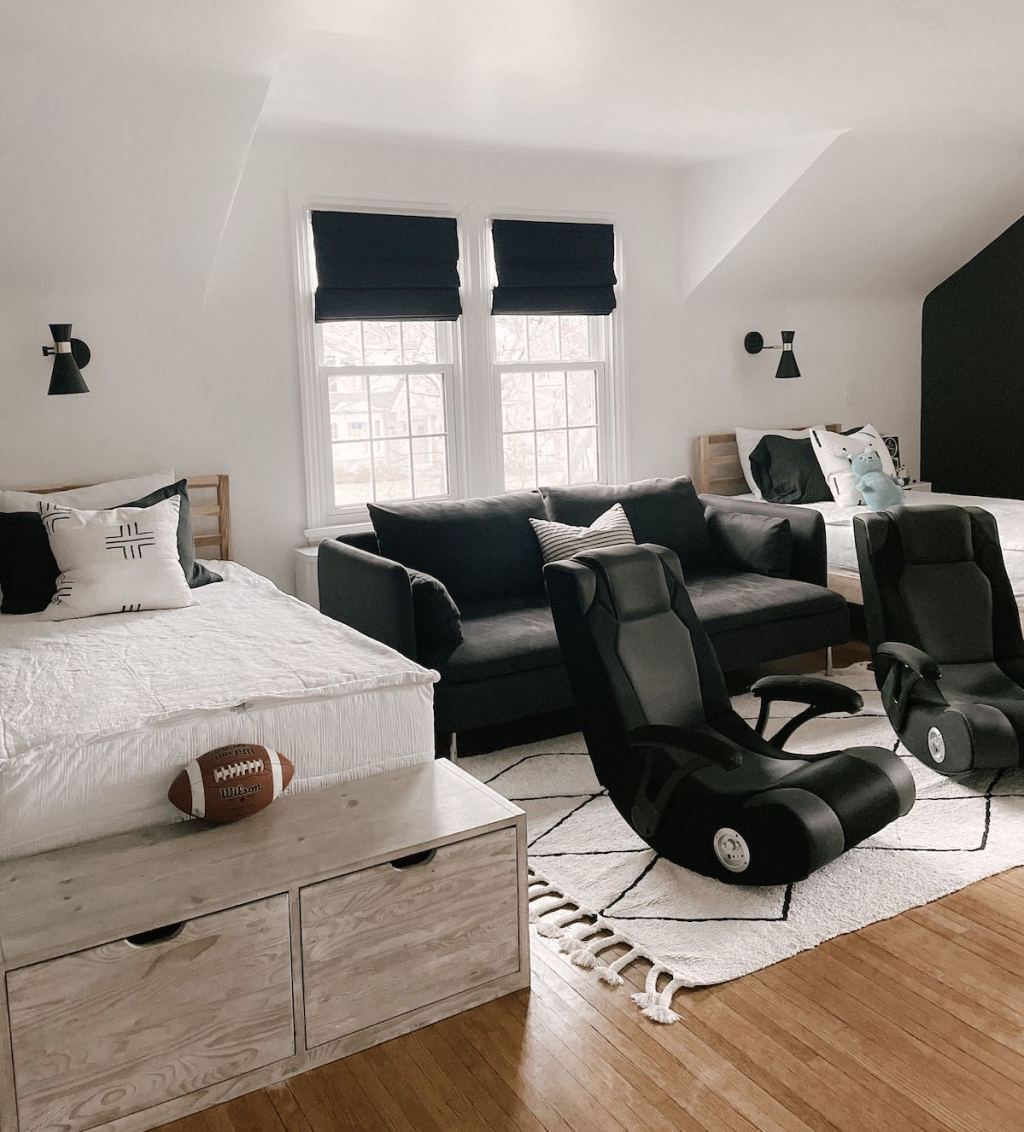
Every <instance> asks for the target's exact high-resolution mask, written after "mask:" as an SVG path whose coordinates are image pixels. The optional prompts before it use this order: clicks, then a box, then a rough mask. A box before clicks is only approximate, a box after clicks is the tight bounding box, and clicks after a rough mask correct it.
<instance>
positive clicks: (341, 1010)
mask: <svg viewBox="0 0 1024 1132" xmlns="http://www.w3.org/2000/svg"><path fill="white" fill-rule="evenodd" d="M518 901H519V898H518V873H517V867H516V832H515V830H514V829H499V830H496V831H495V832H493V833H486V834H483V835H481V836H479V837H471V838H468V839H466V840H465V841H457V842H454V843H453V844H451V845H445V846H442V847H441V848H440V849H438V850H437V852H436V854H435V855H434V856H433V857H431V858H430V859H428V860H426V861H424V862H422V863H419V864H414V865H411V866H409V867H406V868H397V867H395V865H394V864H385V865H377V866H375V867H374V868H370V869H364V870H362V871H360V872H356V873H350V874H349V875H347V876H343V877H338V878H337V879H335V880H328V881H323V882H322V883H320V884H314V885H311V886H309V887H307V888H304V889H303V890H302V893H301V919H302V971H303V987H304V990H303V994H304V999H305V1013H306V1045H307V1046H308V1047H310V1048H312V1047H314V1046H318V1045H322V1044H323V1043H324V1042H329V1041H331V1040H333V1039H335V1038H341V1037H344V1036H346V1035H348V1034H354V1033H355V1032H356V1031H358V1030H362V1029H364V1028H365V1027H367V1026H373V1025H374V1024H376V1023H378V1022H382V1021H384V1020H385V1019H388V1018H395V1017H397V1016H398V1015H401V1014H405V1013H407V1012H408V1011H411V1010H416V1009H418V1008H419V1007H423V1006H428V1005H430V1004H431V1003H436V1002H440V1001H441V1000H443V999H446V998H449V997H450V996H452V995H455V994H458V993H460V992H461V991H465V990H469V989H471V988H473V987H478V986H482V985H483V984H485V983H488V982H491V981H492V980H494V979H497V978H499V977H501V976H502V975H507V974H510V973H511V972H514V971H516V970H518V969H519V902H518Z"/></svg>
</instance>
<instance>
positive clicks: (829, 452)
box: [811, 424, 896, 507]
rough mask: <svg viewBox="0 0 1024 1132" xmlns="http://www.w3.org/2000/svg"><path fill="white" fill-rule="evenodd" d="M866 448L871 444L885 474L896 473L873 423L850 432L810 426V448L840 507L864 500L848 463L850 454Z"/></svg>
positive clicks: (854, 505) (853, 505)
mask: <svg viewBox="0 0 1024 1132" xmlns="http://www.w3.org/2000/svg"><path fill="white" fill-rule="evenodd" d="M866 448H873V449H874V450H875V451H876V452H877V453H878V455H879V457H880V458H881V460H882V471H883V472H884V473H885V474H886V475H887V476H895V475H896V468H895V467H894V465H893V462H892V456H891V455H890V454H889V449H888V448H887V447H886V446H885V441H884V440H883V439H882V436H881V433H880V432H879V431H878V429H877V428H875V426H874V425H872V424H866V425H864V426H863V427H862V428H860V429H858V430H857V432H852V433H840V432H829V430H828V429H825V428H812V429H811V449H812V450H813V452H814V455H815V456H817V458H818V463H819V464H820V465H821V474H822V475H823V476H824V477H825V483H826V484H828V489H829V491H831V492H832V498H833V499H834V500H835V501H836V503H840V504H842V505H843V506H844V507H856V506H858V505H859V504H861V503H863V502H864V500H863V498H862V497H861V494H860V492H859V491H858V490H857V477H856V476H855V475H854V474H853V470H852V469H851V467H850V457H851V456H856V455H858V454H859V453H861V452H863V451H864V450H865V449H866Z"/></svg>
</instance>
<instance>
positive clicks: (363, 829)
mask: <svg viewBox="0 0 1024 1132" xmlns="http://www.w3.org/2000/svg"><path fill="white" fill-rule="evenodd" d="M518 813H519V810H518V809H517V808H516V807H515V806H513V805H511V804H510V803H509V802H506V801H505V800H504V799H503V798H500V797H499V796H498V795H497V794H494V793H493V792H492V791H490V790H487V788H486V787H482V786H481V785H480V783H478V782H477V781H476V780H475V779H474V778H471V777H470V776H469V775H468V774H465V773H464V772H462V771H460V770H459V769H458V768H457V767H455V766H452V764H451V763H449V762H447V761H446V760H439V761H436V762H429V763H422V764H420V765H417V766H413V767H407V768H406V769H404V770H398V771H392V772H390V773H388V774H378V775H373V776H371V777H369V778H362V779H357V780H355V781H353V782H349V783H344V784H342V785H340V786H337V787H332V788H331V789H329V790H319V791H310V792H308V793H304V794H296V795H295V796H294V797H285V798H283V799H281V801H279V802H276V803H275V804H274V805H273V806H270V807H268V808H267V809H266V810H264V811H262V812H261V813H258V814H255V815H253V816H252V817H250V818H246V820H245V821H244V822H239V823H237V824H235V825H230V826H201V825H200V824H198V823H195V822H180V823H178V824H176V825H169V826H160V827H155V828H153V829H148V830H141V831H137V832H135V833H127V834H124V835H121V836H118V837H110V838H104V839H103V840H101V841H94V842H87V843H85V844H83V845H75V846H71V847H70V848H67V849H57V850H54V851H53V852H51V853H40V854H38V855H37V856H34V857H23V858H15V859H11V860H6V861H0V907H2V909H3V915H2V917H0V954H2V955H3V956H4V958H5V960H6V962H7V964H8V966H16V965H19V964H20V963H32V962H38V961H39V960H41V959H47V958H52V957H54V956H57V955H64V954H67V952H69V951H73V950H75V949H77V948H81V947H87V946H90V945H93V944H95V943H96V942H97V941H99V940H104V939H120V938H121V937H123V936H125V935H130V934H132V933H133V932H138V931H143V930H145V929H147V928H151V927H153V925H154V924H162V923H171V922H172V921H176V920H182V919H187V918H191V917H193V916H198V915H203V914H205V913H207V912H212V911H218V910H219V909H221V908H224V907H228V906H230V905H232V904H240V903H244V902H246V901H249V900H255V899H258V898H260V897H263V896H267V895H271V894H273V893H276V892H284V891H287V890H288V889H289V887H290V886H291V884H292V882H293V881H294V880H295V879H296V878H297V877H300V878H302V879H303V880H304V881H305V882H307V883H312V882H315V881H316V880H321V879H326V878H327V877H330V876H335V875H337V874H338V872H340V871H347V870H349V869H357V868H364V867H368V866H370V865H375V864H379V863H381V862H382V861H386V860H390V859H391V858H392V857H395V856H399V855H401V854H403V853H409V852H414V851H416V850H419V849H427V848H430V847H432V846H433V845H436V844H440V843H441V842H444V841H446V840H449V839H451V838H453V837H456V836H463V835H464V832H465V831H466V830H467V829H473V830H477V831H478V832H487V831H488V829H489V828H491V827H497V826H499V825H507V824H508V823H509V820H510V818H512V817H514V816H515V815H516V814H518ZM212 858H216V860H217V862H218V869H217V871H216V873H211V871H210V870H209V869H204V867H203V866H204V863H205V862H208V861H209V860H211V859H212ZM257 862H258V865H257V864H256V863H257ZM339 862H344V863H345V866H346V869H345V870H342V869H340V868H339V867H338V863H339ZM54 908H60V910H61V915H60V916H59V917H57V916H55V915H54Z"/></svg>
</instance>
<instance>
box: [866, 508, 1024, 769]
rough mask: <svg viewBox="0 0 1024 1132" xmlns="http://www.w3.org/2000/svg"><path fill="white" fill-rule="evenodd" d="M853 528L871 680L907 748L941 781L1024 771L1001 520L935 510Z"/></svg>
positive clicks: (1022, 716) (1015, 632)
mask: <svg viewBox="0 0 1024 1132" xmlns="http://www.w3.org/2000/svg"><path fill="white" fill-rule="evenodd" d="M853 527H854V538H855V541H856V543H857V560H858V563H859V564H860V577H861V587H862V589H863V591H864V618H865V621H866V622H867V630H868V643H869V644H870V645H871V653H872V656H873V659H874V664H875V680H876V682H877V684H878V687H879V690H880V691H881V693H882V702H883V703H884V704H885V710H886V712H887V713H888V715H889V720H890V722H891V723H892V725H893V727H894V728H895V729H896V732H897V733H898V734H899V737H900V738H901V739H902V740H903V742H904V744H905V745H906V746H907V748H908V750H910V751H911V752H912V753H913V754H915V755H916V756H917V757H918V758H919V759H920V760H921V761H922V762H923V763H926V764H927V765H928V766H930V767H932V768H933V769H934V770H937V771H938V772H939V773H940V774H957V773H960V772H962V771H966V770H976V769H984V768H996V767H1008V766H1012V767H1015V766H1019V765H1020V762H1021V741H1022V739H1024V687H1022V685H1024V640H1022V638H1021V629H1020V614H1019V613H1018V611H1017V603H1016V601H1015V600H1014V597H1013V590H1012V589H1011V587H1010V581H1009V579H1008V578H1007V576H1006V567H1005V566H1004V565H1003V554H1002V550H1001V549H1000V547H999V532H998V529H997V528H996V523H995V520H994V519H993V518H992V516H991V515H990V514H989V513H988V512H987V511H982V510H981V509H980V508H978V507H953V506H948V505H941V504H929V505H926V506H922V507H894V508H892V510H890V511H879V512H877V513H871V514H866V515H858V516H856V518H855V519H854V524H853Z"/></svg>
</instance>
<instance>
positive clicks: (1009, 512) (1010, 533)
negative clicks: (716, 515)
mask: <svg viewBox="0 0 1024 1132" xmlns="http://www.w3.org/2000/svg"><path fill="white" fill-rule="evenodd" d="M738 498H740V499H749V500H752V501H753V500H754V497H753V495H742V496H739V497H738ZM904 501H905V503H906V504H907V506H908V507H921V506H924V505H926V504H928V503H952V504H955V505H957V506H958V507H982V508H984V509H985V510H986V511H988V512H989V513H990V514H991V515H992V516H993V517H994V518H995V521H996V525H997V526H998V528H999V542H1000V544H1001V546H1002V548H1003V560H1004V561H1005V563H1006V573H1007V574H1008V575H1009V578H1010V584H1011V586H1012V587H1013V593H1014V597H1016V598H1017V601H1018V603H1019V604H1021V603H1024V500H1022V499H1002V498H989V497H987V496H980V495H946V494H944V493H943V492H929V491H908V492H905V493H904ZM798 506H801V507H813V508H814V510H815V511H818V512H820V513H821V515H822V516H823V518H824V520H825V541H826V544H827V555H828V565H829V569H830V570H849V571H852V572H853V573H855V574H857V573H859V572H860V571H859V568H858V566H857V548H856V546H855V545H854V542H853V516H854V515H857V514H861V515H863V514H864V513H865V508H864V507H844V506H843V505H842V504H840V503H801V504H799V505H798Z"/></svg>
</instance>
